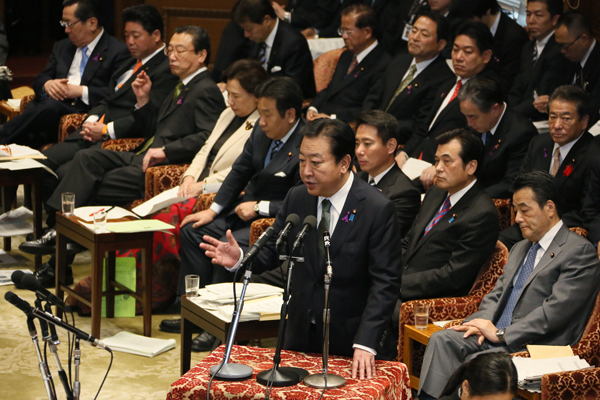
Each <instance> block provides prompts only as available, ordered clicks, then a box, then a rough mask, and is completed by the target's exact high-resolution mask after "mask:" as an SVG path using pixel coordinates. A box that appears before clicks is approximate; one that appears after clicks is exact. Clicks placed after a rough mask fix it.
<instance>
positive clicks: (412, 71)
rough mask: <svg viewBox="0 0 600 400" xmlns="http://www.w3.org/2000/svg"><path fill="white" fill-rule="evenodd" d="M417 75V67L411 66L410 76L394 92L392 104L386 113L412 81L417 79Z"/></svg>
mask: <svg viewBox="0 0 600 400" xmlns="http://www.w3.org/2000/svg"><path fill="white" fill-rule="evenodd" d="M416 73H417V66H416V65H415V64H413V65H411V66H410V70H409V71H408V75H406V77H405V78H404V79H402V82H400V85H399V86H398V89H396V91H395V92H394V95H393V96H392V99H391V100H390V103H389V104H388V106H387V108H386V109H385V111H387V110H389V109H390V106H391V105H392V103H393V102H394V100H396V97H398V95H399V94H400V93H402V91H403V90H404V89H406V87H407V86H408V85H409V84H410V83H411V82H412V80H413V79H414V77H415V74H416Z"/></svg>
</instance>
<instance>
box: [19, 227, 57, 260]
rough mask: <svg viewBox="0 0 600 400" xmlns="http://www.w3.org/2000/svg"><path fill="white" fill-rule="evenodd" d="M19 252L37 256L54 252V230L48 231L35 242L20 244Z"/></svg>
mask: <svg viewBox="0 0 600 400" xmlns="http://www.w3.org/2000/svg"><path fill="white" fill-rule="evenodd" d="M19 250H21V251H22V252H24V253H28V254H35V255H39V256H44V255H46V254H52V253H54V252H56V230H54V229H50V230H49V231H48V232H47V233H46V234H45V235H44V236H42V237H41V238H39V239H37V240H31V241H28V242H23V243H21V244H20V245H19Z"/></svg>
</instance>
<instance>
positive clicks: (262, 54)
mask: <svg viewBox="0 0 600 400" xmlns="http://www.w3.org/2000/svg"><path fill="white" fill-rule="evenodd" d="M259 46H260V50H259V51H258V62H259V63H260V65H262V67H263V68H264V69H267V44H266V43H265V42H261V43H260V45H259Z"/></svg>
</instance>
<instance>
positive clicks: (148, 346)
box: [102, 332, 175, 357]
mask: <svg viewBox="0 0 600 400" xmlns="http://www.w3.org/2000/svg"><path fill="white" fill-rule="evenodd" d="M102 343H104V344H105V345H106V346H108V347H110V348H111V349H112V350H115V351H120V352H123V353H130V354H136V355H138V356H145V357H154V356H155V355H158V354H160V353H164V352H165V351H168V350H171V349H174V348H175V339H168V340H167V339H156V338H150V337H146V336H142V335H136V334H133V333H130V332H119V333H117V334H116V335H115V336H112V337H109V338H106V339H103V340H102Z"/></svg>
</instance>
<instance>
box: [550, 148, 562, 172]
mask: <svg viewBox="0 0 600 400" xmlns="http://www.w3.org/2000/svg"><path fill="white" fill-rule="evenodd" d="M558 168H560V147H557V148H556V150H554V158H553V160H552V170H550V175H552V176H556V173H557V172H558Z"/></svg>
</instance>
